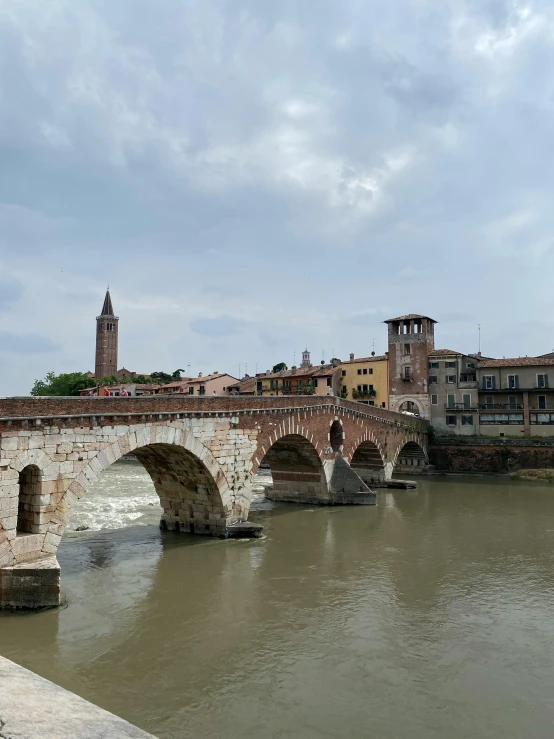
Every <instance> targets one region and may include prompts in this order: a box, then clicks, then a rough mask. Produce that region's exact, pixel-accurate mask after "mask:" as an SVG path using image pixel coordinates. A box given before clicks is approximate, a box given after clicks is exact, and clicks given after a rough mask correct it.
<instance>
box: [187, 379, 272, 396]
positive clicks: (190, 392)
mask: <svg viewBox="0 0 554 739" xmlns="http://www.w3.org/2000/svg"><path fill="white" fill-rule="evenodd" d="M261 384H262V383H261V382H260V390H261V389H262V388H261ZM189 395H194V388H193V387H189Z"/></svg>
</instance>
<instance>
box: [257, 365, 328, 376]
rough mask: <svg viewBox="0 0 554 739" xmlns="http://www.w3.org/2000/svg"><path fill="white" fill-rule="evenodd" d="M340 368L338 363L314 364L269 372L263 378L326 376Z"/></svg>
mask: <svg viewBox="0 0 554 739" xmlns="http://www.w3.org/2000/svg"><path fill="white" fill-rule="evenodd" d="M338 370H340V365H339V364H337V365H336V366H335V367H333V365H332V364H323V365H321V364H320V365H314V366H313V367H298V368H297V369H295V370H292V369H290V370H283V371H282V372H270V373H269V374H267V375H265V378H270V379H275V378H279V377H327V375H332V374H334V373H335V372H337V371H338Z"/></svg>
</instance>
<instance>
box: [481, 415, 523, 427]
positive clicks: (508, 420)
mask: <svg viewBox="0 0 554 739" xmlns="http://www.w3.org/2000/svg"><path fill="white" fill-rule="evenodd" d="M479 423H480V424H481V425H482V426H491V425H494V424H497V425H503V426H505V425H507V424H515V425H522V424H523V413H509V414H508V413H487V414H484V413H483V414H481V415H480V416H479Z"/></svg>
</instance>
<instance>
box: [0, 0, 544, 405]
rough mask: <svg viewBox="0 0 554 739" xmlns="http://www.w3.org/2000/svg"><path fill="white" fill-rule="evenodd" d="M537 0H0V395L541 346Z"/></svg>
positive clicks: (540, 5)
mask: <svg viewBox="0 0 554 739" xmlns="http://www.w3.org/2000/svg"><path fill="white" fill-rule="evenodd" d="M553 68H554V3H552V0H535V1H534V0H529V1H528V2H523V1H522V2H519V0H441V1H440V2H437V0H393V1H391V2H386V3H384V2H381V1H378V0H340V2H338V0H281V1H280V2H273V1H270V0H164V1H163V2H159V0H158V1H155V0H117V1H114V0H47V2H46V1H45V0H2V2H1V3H0V395H2V394H4V395H6V394H25V393H27V392H28V391H29V390H30V388H31V386H32V383H33V380H34V379H35V378H37V377H42V376H44V374H45V373H46V372H47V371H48V370H50V369H52V370H54V371H56V372H68V371H73V370H85V371H86V370H88V369H94V367H93V363H94V331H95V317H96V315H97V314H98V312H99V311H100V308H101V305H102V301H103V296H104V291H105V289H106V285H107V283H108V282H109V284H110V288H111V291H112V296H113V301H114V307H115V310H116V313H117V314H118V315H119V316H120V364H125V366H127V367H129V368H130V369H135V370H138V371H143V372H150V371H153V370H159V369H163V370H166V371H173V369H175V368H177V367H183V368H187V367H188V365H190V371H191V373H194V374H196V373H198V372H199V371H203V372H206V371H212V370H219V371H227V372H230V373H231V374H235V375H236V374H237V373H238V371H239V363H240V364H241V368H242V371H243V372H244V371H245V368H246V364H248V372H249V373H250V374H252V373H253V372H254V371H255V370H256V367H257V368H258V370H259V371H263V370H265V369H267V368H268V367H270V366H272V365H273V364H275V363H276V362H278V361H281V360H284V361H286V362H287V363H288V364H292V362H293V356H294V355H293V352H295V351H296V358H297V359H298V358H299V353H300V352H301V350H302V349H303V348H304V345H306V344H307V345H308V347H309V348H310V349H311V351H312V358H313V359H314V360H317V361H319V360H321V358H322V352H324V356H325V358H326V359H329V358H330V357H331V355H332V353H333V352H334V354H335V355H337V356H342V357H346V355H347V354H348V353H349V352H351V351H353V352H355V354H356V355H367V354H368V353H369V352H371V349H372V346H373V340H375V349H376V351H377V352H378V353H381V352H383V351H384V350H385V349H386V343H385V342H386V327H385V326H383V324H382V321H383V319H386V318H389V317H393V316H396V315H401V314H403V313H407V312H415V313H424V314H428V315H431V316H432V317H434V318H436V319H437V320H438V321H439V322H440V325H439V326H438V327H437V346H438V347H441V348H442V347H446V348H452V349H457V350H461V351H476V349H477V325H478V324H479V323H481V324H482V350H483V352H486V353H488V354H489V355H492V356H518V355H520V354H522V355H524V354H537V353H544V352H547V351H550V350H552V349H553V348H554V289H553V276H554V249H553V239H554V215H553V207H552V200H553V195H554V166H553V151H554V97H553V92H554V76H553V75H552V69H553Z"/></svg>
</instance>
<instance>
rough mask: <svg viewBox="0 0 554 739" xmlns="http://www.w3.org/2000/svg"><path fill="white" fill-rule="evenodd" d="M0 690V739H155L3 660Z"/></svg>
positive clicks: (0, 673) (0, 659)
mask: <svg viewBox="0 0 554 739" xmlns="http://www.w3.org/2000/svg"><path fill="white" fill-rule="evenodd" d="M0 686H1V689H0V737H6V739H16V737H17V739H101V738H103V737H105V738H106V739H108V737H109V739H155V737H154V736H153V735H152V734H147V733H146V732H145V731H142V730H141V729H139V728H137V727H136V726H133V725H132V724H129V723H128V722H127V721H124V720H123V719H121V718H119V717H118V716H114V714H113V713H108V711H104V710H103V709H102V708H99V707H98V706H95V705H93V704H92V703H89V702H88V701H86V700H83V698H79V697H78V696H77V695H75V694H74V693H70V692H69V691H68V690H64V688H60V686H59V685H55V684H54V683H51V682H50V681H49V680H45V679H44V678H42V677H39V676H38V675H35V673H34V672H30V671H29V670H26V669H25V668H24V667H21V666H20V665H16V664H15V663H14V662H10V660H8V659H4V657H0Z"/></svg>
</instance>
